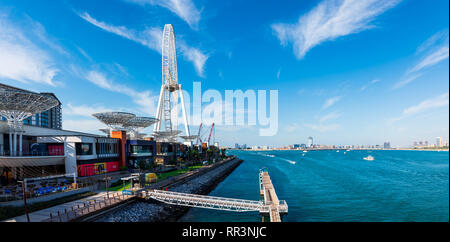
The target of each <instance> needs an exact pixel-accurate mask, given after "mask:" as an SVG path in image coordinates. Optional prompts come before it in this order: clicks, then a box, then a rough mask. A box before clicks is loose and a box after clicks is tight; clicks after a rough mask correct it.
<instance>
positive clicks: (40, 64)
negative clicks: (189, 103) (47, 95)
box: [0, 0, 449, 147]
mask: <svg viewBox="0 0 450 242" xmlns="http://www.w3.org/2000/svg"><path fill="white" fill-rule="evenodd" d="M250 9H251V11H249V10H250ZM448 9H449V2H448V1H444V0H439V1H432V2H428V1H419V0H390V1H387V0H377V1H375V0H364V1H363V0H360V1H354V0H339V1H337V0H336V1H334V0H333V1H332V0H322V1H258V0H246V1H236V0H229V1H206V0H182V1H180V0H97V1H88V0H63V1H51V0H42V1H32V0H22V1H12V0H6V1H2V2H0V82H2V83H5V84H8V85H13V86H17V87H20V88H24V89H28V90H34V91H38V92H53V93H55V94H56V95H57V97H58V98H59V99H60V100H61V102H62V104H63V107H62V110H63V128H64V129H69V130H77V131H82V132H89V133H97V134H101V132H100V131H98V129H99V128H103V127H104V125H103V124H101V123H100V122H99V121H97V120H96V119H95V118H93V117H92V116H91V114H92V113H95V112H101V111H128V112H133V113H136V114H138V115H147V116H153V117H154V116H155V111H156V105H157V99H158V96H159V90H160V86H161V54H160V52H161V48H160V47H161V44H160V38H161V34H162V30H163V27H164V24H167V23H171V24H173V26H174V29H175V35H176V38H177V47H178V48H177V54H178V57H177V58H178V76H179V82H180V83H181V84H182V85H183V88H184V89H185V90H187V91H188V92H189V93H192V90H193V82H201V85H202V90H204V91H205V90H208V89H215V90H218V91H219V92H221V93H222V94H223V92H224V91H225V90H238V89H241V90H243V91H245V90H248V89H252V90H278V99H279V100H278V106H279V108H278V109H279V110H278V133H277V134H276V135H275V136H267V137H261V136H259V135H258V130H259V127H258V125H256V126H224V125H219V126H216V132H215V140H216V141H218V142H219V143H220V144H224V145H227V146H234V144H235V143H239V144H247V145H249V146H250V145H259V146H263V145H268V146H272V147H274V146H276V147H278V146H286V145H290V144H301V143H305V144H306V143H307V138H308V137H309V136H312V137H314V143H319V144H335V145H346V144H355V145H356V144H374V145H375V144H380V145H382V144H383V143H384V142H386V141H389V142H390V143H391V145H392V146H410V145H412V143H413V142H414V141H425V140H426V141H428V142H429V143H433V142H434V141H435V139H436V137H442V139H443V140H444V141H448V140H449V129H448V124H449V111H448V105H449V85H448V80H449V61H448V57H449V26H448V23H449V12H448V11H449V10H448ZM204 105H205V106H207V105H208V103H205V104H204ZM180 125H181V123H180ZM208 126H209V125H208ZM180 127H181V126H180ZM197 129H198V127H191V132H192V133H196V132H197ZM143 132H144V133H151V132H152V127H151V128H149V129H146V130H144V131H143Z"/></svg>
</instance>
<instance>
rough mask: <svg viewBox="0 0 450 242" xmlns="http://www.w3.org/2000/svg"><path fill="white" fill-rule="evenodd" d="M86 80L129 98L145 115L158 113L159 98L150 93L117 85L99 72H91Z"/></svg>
mask: <svg viewBox="0 0 450 242" xmlns="http://www.w3.org/2000/svg"><path fill="white" fill-rule="evenodd" d="M85 78H86V79H87V80H88V81H90V82H92V83H93V84H95V85H97V86H98V87H100V88H103V89H105V90H109V91H112V92H117V93H122V94H125V95H127V96H129V97H130V98H132V100H133V102H134V103H136V104H137V105H139V110H140V111H142V112H144V113H147V114H151V115H153V114H154V113H155V111H156V102H157V100H158V97H157V96H152V95H151V94H152V93H151V92H150V91H136V90H134V89H132V88H129V87H127V86H125V85H122V84H118V83H115V82H114V81H112V80H110V79H108V78H107V77H106V75H105V74H104V73H101V72H99V71H89V72H88V73H87V74H86V76H85Z"/></svg>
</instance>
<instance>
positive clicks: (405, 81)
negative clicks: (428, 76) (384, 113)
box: [392, 73, 422, 89]
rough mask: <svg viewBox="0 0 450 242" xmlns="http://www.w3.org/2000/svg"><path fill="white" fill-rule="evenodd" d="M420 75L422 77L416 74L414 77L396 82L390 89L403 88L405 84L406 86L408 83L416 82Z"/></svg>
mask: <svg viewBox="0 0 450 242" xmlns="http://www.w3.org/2000/svg"><path fill="white" fill-rule="evenodd" d="M421 75H422V73H418V74H416V75H412V76H409V77H407V78H405V79H404V80H401V81H399V82H397V83H396V84H395V85H394V87H392V89H397V88H400V87H403V86H405V85H406V84H408V83H410V82H412V81H414V80H416V79H417V78H419V77H420V76H421Z"/></svg>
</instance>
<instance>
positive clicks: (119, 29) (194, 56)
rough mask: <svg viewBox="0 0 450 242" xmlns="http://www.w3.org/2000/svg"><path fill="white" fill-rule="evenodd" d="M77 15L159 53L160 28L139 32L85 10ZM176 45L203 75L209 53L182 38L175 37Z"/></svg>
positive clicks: (198, 72)
mask: <svg viewBox="0 0 450 242" xmlns="http://www.w3.org/2000/svg"><path fill="white" fill-rule="evenodd" d="M79 16H80V17H81V18H82V19H84V20H86V21H87V22H89V23H91V24H93V25H95V26H97V27H98V28H101V29H103V30H105V31H107V32H110V33H113V34H116V35H119V36H121V37H123V38H126V39H129V40H132V41H135V42H137V43H139V44H141V45H143V46H146V47H148V48H150V49H152V50H155V51H157V52H158V53H161V40H162V33H163V31H162V29H161V28H156V27H152V28H146V29H145V30H144V31H142V32H139V31H135V30H131V29H128V28H126V27H124V26H114V25H111V24H107V23H105V22H101V21H98V20H96V19H95V18H93V17H91V16H90V15H89V14H88V13H86V12H84V13H81V14H79ZM177 45H178V46H177V47H178V48H179V50H180V52H181V54H182V55H183V57H184V58H185V59H186V60H188V61H190V62H192V64H193V65H194V67H195V70H196V72H197V74H198V75H199V76H201V77H204V69H205V64H206V61H207V60H208V58H209V55H207V54H205V53H203V52H202V51H201V50H200V49H198V48H194V47H191V46H189V45H187V44H186V42H185V41H183V40H182V39H177Z"/></svg>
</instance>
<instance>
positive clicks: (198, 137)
mask: <svg viewBox="0 0 450 242" xmlns="http://www.w3.org/2000/svg"><path fill="white" fill-rule="evenodd" d="M202 125H203V123H200V127H198V134H197V145H198V143H199V141H200V144H201V143H202V138H201V137H200V131H201V130H202Z"/></svg>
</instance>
